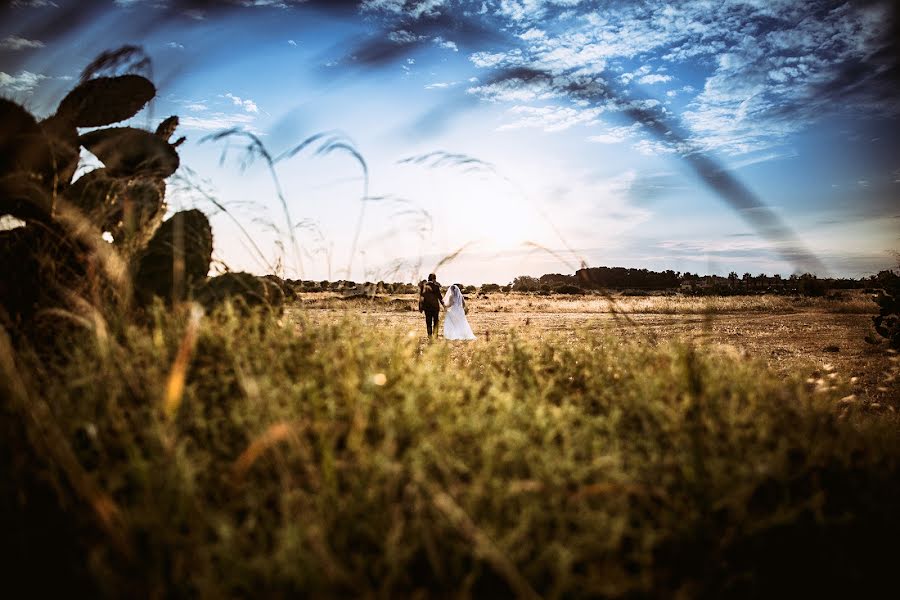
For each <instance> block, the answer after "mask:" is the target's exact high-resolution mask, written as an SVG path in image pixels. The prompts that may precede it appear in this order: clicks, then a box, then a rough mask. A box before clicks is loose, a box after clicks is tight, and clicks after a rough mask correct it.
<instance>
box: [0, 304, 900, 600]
mask: <svg viewBox="0 0 900 600" xmlns="http://www.w3.org/2000/svg"><path fill="white" fill-rule="evenodd" d="M393 300H397V301H392V300H391V299H384V300H382V299H378V300H374V301H373V300H349V301H344V300H337V299H336V298H334V297H326V296H314V297H302V298H301V299H300V301H299V302H297V303H295V304H294V305H293V306H291V307H289V308H288V309H287V311H286V312H285V313H284V314H282V315H280V316H279V315H274V314H271V313H269V312H267V311H265V310H261V311H256V312H251V313H250V314H248V315H245V314H241V313H240V312H239V311H237V310H236V309H235V308H234V306H233V305H231V304H226V305H225V306H224V307H222V308H220V309H218V310H215V311H213V312H211V313H209V314H206V315H203V314H202V312H200V311H198V310H197V308H196V307H192V306H191V305H190V304H181V305H176V306H174V307H164V306H162V305H156V306H155V307H154V308H152V309H151V310H149V311H148V312H147V313H145V314H144V315H142V318H141V319H139V320H136V319H123V318H116V314H115V313H114V312H111V313H110V314H108V315H107V317H106V318H104V317H103V316H101V315H99V313H98V314H95V315H93V317H92V319H93V320H88V319H82V320H79V321H76V320H74V319H71V317H70V316H68V315H66V314H64V311H59V312H56V313H48V314H47V315H46V317H45V319H48V320H53V319H65V321H64V322H65V323H74V325H72V326H70V327H66V328H63V327H61V323H60V322H56V321H54V322H53V323H48V324H54V325H55V327H54V329H53V331H54V332H56V337H55V338H54V343H56V344H59V347H60V348H63V349H64V354H62V353H60V354H55V355H54V356H55V358H54V359H52V360H48V359H47V358H46V355H44V354H42V352H41V350H40V348H39V347H32V346H30V345H28V344H27V343H25V344H19V345H18V346H17V345H15V344H14V343H12V342H11V341H10V339H9V338H8V337H7V336H6V334H5V332H0V333H2V334H3V335H0V391H2V392H4V394H5V397H6V400H5V402H4V404H3V405H2V407H3V411H2V412H0V490H2V491H4V493H2V494H0V530H2V531H3V532H4V536H3V543H2V544H0V552H2V554H0V564H3V565H4V566H5V567H6V568H7V570H8V572H9V573H10V575H9V577H8V578H7V579H6V582H5V584H6V587H7V588H8V589H10V590H17V589H19V588H22V589H23V590H25V591H27V595H28V596H29V597H59V596H61V595H68V596H77V597H123V596H133V595H135V590H139V592H138V593H137V595H140V596H145V597H201V598H232V597H276V598H288V597H316V598H332V597H366V598H397V597H404V598H405V597H416V598H446V597H459V598H467V597H473V598H511V597H520V598H522V597H524V598H537V597H546V598H559V599H563V598H671V597H683V598H747V597H772V598H774V597H834V596H843V597H881V595H883V593H884V590H885V589H888V588H889V587H890V586H893V585H894V584H895V578H896V576H895V574H894V562H895V556H896V553H895V551H894V549H895V545H896V540H897V539H898V537H900V515H898V512H897V510H896V507H897V506H898V505H900V435H898V432H900V420H898V415H897V413H896V407H895V405H894V404H892V403H891V402H889V394H890V392H891V390H892V389H894V388H892V387H891V386H895V385H896V382H889V381H887V376H886V375H885V374H886V373H887V372H888V371H889V370H890V369H891V368H892V366H893V365H895V364H896V363H895V362H894V358H895V357H894V355H890V354H886V353H884V352H883V351H880V350H878V349H874V348H870V347H867V346H866V345H864V343H863V342H862V341H861V337H862V336H863V335H865V333H867V332H868V331H867V327H866V323H867V319H868V316H867V315H866V314H863V313H854V312H852V311H847V312H829V311H828V310H827V307H823V306H806V307H799V308H796V307H795V308H793V309H789V308H788V307H785V308H784V310H782V311H781V312H767V311H765V310H752V308H751V309H748V306H747V305H744V308H745V310H742V311H734V310H729V308H728V302H730V301H722V302H720V303H719V304H718V305H717V306H718V310H717V312H714V313H712V314H709V315H705V314H703V313H702V312H700V311H698V310H697V305H695V304H692V303H691V302H684V303H683V305H682V312H683V313H684V314H679V313H678V312H677V311H676V312H675V314H672V313H671V312H670V313H662V312H659V313H653V312H650V311H649V309H648V308H647V305H646V304H640V305H639V306H642V307H644V309H643V312H633V313H632V314H627V315H623V314H618V316H617V315H616V314H613V313H612V312H611V311H610V310H605V311H604V310H603V309H602V308H601V307H600V305H598V304H591V302H593V300H591V301H585V300H583V299H582V302H587V303H586V304H580V305H575V304H572V305H566V304H564V303H563V302H567V301H560V304H559V305H558V306H559V307H561V308H560V310H556V311H554V310H549V311H548V310H546V308H547V307H549V308H551V309H552V308H554V306H555V305H554V302H555V300H554V299H552V298H551V299H548V298H541V299H540V300H539V302H547V303H549V304H541V305H540V306H538V305H537V304H536V303H534V302H535V299H532V298H528V297H518V296H512V297H490V298H487V299H473V301H472V302H471V310H470V316H471V320H472V323H473V325H474V328H475V330H476V332H477V333H478V334H479V335H480V336H481V337H480V339H479V340H477V341H475V342H473V343H444V342H441V341H438V342H436V343H429V342H428V341H427V340H425V339H423V336H422V334H423V324H422V322H421V321H422V319H421V317H420V316H419V314H418V313H417V312H415V311H410V310H409V303H410V301H411V299H409V298H401V299H393ZM761 301H762V302H768V299H761ZM530 302H532V303H533V304H531V306H529V303H530ZM635 302H637V300H635ZM640 302H650V303H651V305H650V306H652V302H655V300H647V299H641V300H640ZM665 302H672V300H671V299H666V300H665ZM674 302H683V301H681V300H674ZM742 302H745V301H744V300H742ZM576 306H578V307H579V308H580V310H575V308H576ZM621 306H627V304H626V303H625V302H623V303H622V305H621ZM750 306H751V307H752V304H751V305H750ZM520 307H527V308H531V309H534V310H531V311H525V310H520V309H519V308H520ZM538 308H540V309H541V310H537V309H538ZM732 308H733V306H732ZM491 309H493V310H491ZM617 310H619V311H620V312H621V307H620V309H617ZM827 345H836V346H838V348H839V350H838V351H837V352H827V351H825V350H823V348H825V347H826V346H827ZM826 360H827V361H829V363H830V364H826V363H825V361H826ZM857 373H858V374H857ZM854 374H856V375H854ZM852 376H856V377H858V378H859V379H857V380H852V379H851V377H852ZM878 387H882V388H883V390H879V389H878ZM23 597H24V594H23Z"/></svg>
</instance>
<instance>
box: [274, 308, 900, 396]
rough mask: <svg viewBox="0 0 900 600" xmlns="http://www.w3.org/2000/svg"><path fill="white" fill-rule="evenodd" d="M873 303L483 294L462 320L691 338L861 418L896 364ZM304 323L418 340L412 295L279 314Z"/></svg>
mask: <svg viewBox="0 0 900 600" xmlns="http://www.w3.org/2000/svg"><path fill="white" fill-rule="evenodd" d="M875 308H876V307H875V304H874V303H873V302H872V300H871V299H870V298H869V297H868V296H867V295H865V294H862V293H858V292H857V293H851V294H844V295H843V296H842V297H840V298H839V299H831V298H791V297H784V296H731V297H722V296H715V297H708V298H697V297H683V296H649V297H625V296H615V297H610V298H604V297H601V296H591V297H588V298H582V297H575V298H572V297H567V296H552V297H546V296H535V295H530V294H502V293H498V294H491V295H489V296H487V297H479V298H472V299H471V300H469V301H468V309H469V314H468V318H469V322H470V324H471V325H472V329H473V330H474V331H475V334H476V335H477V336H479V338H480V339H481V340H486V339H488V340H489V339H491V338H498V337H499V338H503V337H505V336H508V335H509V334H510V332H515V333H516V334H517V335H519V336H522V337H525V338H537V339H540V338H542V337H543V336H545V335H546V334H550V333H553V334H562V335H564V336H565V335H569V336H576V335H583V334H586V333H587V334H594V335H601V336H607V335H609V336H622V337H625V338H627V339H638V340H644V341H646V342H648V343H658V342H659V341H661V340H669V341H671V340H682V341H683V340H693V341H696V342H697V343H698V344H703V345H707V346H712V347H715V348H718V349H719V350H721V351H723V352H728V353H731V354H734V355H736V356H739V357H741V356H743V357H752V358H754V359H757V360H761V361H762V362H764V363H765V364H766V365H767V366H768V367H770V368H772V369H773V370H774V371H776V372H778V373H781V374H784V375H788V374H791V375H794V374H797V373H802V374H805V375H806V376H807V377H809V378H812V379H813V380H814V381H818V380H819V379H821V378H823V377H824V378H826V380H835V379H842V380H846V381H847V382H848V383H849V382H851V381H852V384H850V385H851V389H852V392H853V394H854V395H855V396H856V398H857V399H858V400H859V401H860V402H862V403H863V404H865V405H866V406H867V407H868V408H869V409H871V410H875V411H878V410H882V409H887V410H891V408H893V409H894V410H898V409H900V401H898V398H900V388H898V386H897V384H898V382H897V381H896V378H895V379H893V380H892V379H891V374H892V373H895V372H896V370H897V366H898V365H897V358H896V356H895V355H892V354H890V353H888V352H885V349H884V347H883V346H873V345H872V344H869V343H866V342H865V341H864V338H865V336H867V335H871V334H872V319H871V317H872V315H873V314H876V312H877V311H876V310H875ZM297 311H303V312H304V313H305V314H307V315H308V316H309V317H310V318H312V319H324V320H331V321H333V320H336V319H341V318H343V317H345V316H348V315H350V316H352V318H358V319H360V320H361V322H363V323H365V324H367V325H370V326H372V327H375V328H377V329H385V330H398V331H402V332H409V333H411V334H412V335H415V336H419V337H421V336H424V334H425V333H424V324H423V319H422V317H421V315H420V314H419V313H418V312H416V311H415V297H413V296H392V297H386V298H385V297H381V298H372V299H351V300H343V299H341V297H340V296H339V295H338V294H334V293H328V292H324V293H307V294H302V295H301V296H300V298H299V299H298V301H297V302H296V303H295V304H294V305H293V306H292V307H291V308H289V309H288V311H287V315H288V317H289V318H290V316H291V315H292V314H296V312H297Z"/></svg>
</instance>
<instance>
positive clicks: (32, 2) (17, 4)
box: [12, 0, 59, 8]
mask: <svg viewBox="0 0 900 600" xmlns="http://www.w3.org/2000/svg"><path fill="white" fill-rule="evenodd" d="M12 6H13V8H45V7H53V8H59V4H57V3H56V2H52V1H51V0H13V1H12Z"/></svg>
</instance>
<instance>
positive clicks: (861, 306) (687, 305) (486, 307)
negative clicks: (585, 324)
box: [299, 292, 877, 315]
mask: <svg viewBox="0 0 900 600" xmlns="http://www.w3.org/2000/svg"><path fill="white" fill-rule="evenodd" d="M466 302H467V303H468V304H469V306H470V309H471V310H472V311H473V312H480V313H487V312H506V313H523V314H524V313H583V314H610V313H621V314H662V315H699V314H725V313H768V314H783V313H793V312H801V311H802V312H808V311H818V312H824V313H839V314H875V313H876V312H877V310H876V307H875V304H874V303H873V302H872V300H871V298H870V297H869V296H868V295H866V294H863V293H861V292H854V293H849V294H844V295H841V296H838V297H834V298H829V297H822V298H801V297H791V296H774V295H760V296H707V297H699V296H677V295H671V296H623V295H613V296H608V297H607V296H601V295H587V296H564V295H554V296H540V295H535V294H527V293H515V292H513V293H508V294H503V293H495V294H488V295H487V296H475V297H470V298H468V299H467V300H466ZM299 303H300V305H301V306H304V307H306V308H314V309H329V310H345V309H352V310H360V311H362V310H388V311H397V312H406V311H410V310H415V308H416V297H415V296H414V295H399V296H392V295H381V296H372V297H368V298H360V297H354V298H350V299H346V298H345V297H343V296H342V295H341V294H339V293H337V292H306V293H303V294H301V295H300V299H299Z"/></svg>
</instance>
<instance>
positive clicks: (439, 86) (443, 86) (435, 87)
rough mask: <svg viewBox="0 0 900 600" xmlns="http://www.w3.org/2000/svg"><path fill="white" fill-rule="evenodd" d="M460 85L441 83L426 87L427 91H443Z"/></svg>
mask: <svg viewBox="0 0 900 600" xmlns="http://www.w3.org/2000/svg"><path fill="white" fill-rule="evenodd" d="M457 84H459V82H458V81H441V82H438V83H429V84H428V85H426V86H425V89H426V90H443V89H446V88H449V87H453V86H454V85H457Z"/></svg>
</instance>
